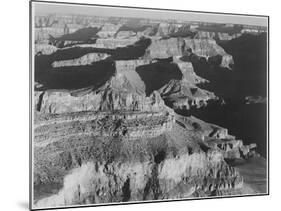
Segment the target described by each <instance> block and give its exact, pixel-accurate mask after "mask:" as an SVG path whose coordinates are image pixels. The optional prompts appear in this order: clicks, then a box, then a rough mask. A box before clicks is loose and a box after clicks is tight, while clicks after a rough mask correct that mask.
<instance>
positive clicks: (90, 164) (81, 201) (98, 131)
mask: <svg viewBox="0 0 281 211" xmlns="http://www.w3.org/2000/svg"><path fill="white" fill-rule="evenodd" d="M30 12H31V13H30V21H31V22H30V24H31V25H30V36H31V40H30V48H31V49H30V51H31V54H30V57H31V58H30V59H31V67H30V69H31V70H30V80H31V81H30V86H31V87H30V91H31V92H30V93H31V96H30V99H31V112H30V115H31V139H30V158H31V159H30V181H31V182H30V186H31V187H30V206H31V207H30V208H31V209H49V208H66V207H77V206H79V207H81V206H97V205H108V204H111V205H116V204H127V203H144V202H159V201H175V200H187V199H188V200H190V199H206V198H221V197H234V196H253V195H267V194H269V192H268V27H269V26H268V19H269V17H268V16H257V15H235V14H223V13H210V12H209V13H208V12H192V11H175V10H168V9H166V10H164V9H151V8H150V9H149V8H133V7H119V6H105V5H86V4H73V3H56V2H40V1H31V2H30Z"/></svg>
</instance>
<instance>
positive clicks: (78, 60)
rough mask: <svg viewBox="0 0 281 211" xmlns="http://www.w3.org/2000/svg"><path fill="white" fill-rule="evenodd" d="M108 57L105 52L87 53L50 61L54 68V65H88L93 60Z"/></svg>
mask: <svg viewBox="0 0 281 211" xmlns="http://www.w3.org/2000/svg"><path fill="white" fill-rule="evenodd" d="M108 57H109V54H106V53H89V54H86V55H84V56H82V57H80V58H76V59H70V60H60V61H54V62H53V63H52V67H54V68H56V67H67V66H81V65H90V64H92V63H93V62H97V61H100V60H104V59H106V58H108Z"/></svg>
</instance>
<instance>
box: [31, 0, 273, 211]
mask: <svg viewBox="0 0 281 211" xmlns="http://www.w3.org/2000/svg"><path fill="white" fill-rule="evenodd" d="M33 2H34V3H36V2H38V3H47V4H66V5H84V6H98V7H111V8H128V9H145V10H158V11H172V12H193V13H201V14H217V15H234V16H248V17H262V18H267V78H266V79H267V193H261V194H245V195H234V196H219V197H202V198H186V199H185V198H183V199H170V200H150V201H140V202H118V203H117V202H115V203H106V204H89V205H74V206H64V207H50V208H32V202H33V199H32V191H33V190H32V174H33V172H32V165H33V164H32V150H33V149H32V132H33V130H32V125H33V124H32V117H33V114H32V112H33V108H32V105H33V103H32V102H33V98H32V97H33V96H32V89H33V88H32V74H33V72H32V53H33V49H32V46H33V43H32V3H33ZM246 25H248V24H246ZM269 28H270V16H269V15H255V14H241V13H224V12H214V11H213V12H208V11H196V10H177V9H162V8H150V7H132V6H123V5H120V6H117V5H104V4H89V3H74V2H57V1H41V0H30V1H29V80H30V81H29V210H54V209H70V208H87V207H104V206H115V205H133V204H150V203H162V202H183V201H195V200H209V199H225V198H240V197H253V196H254V197H255V196H256V197H258V196H269V195H270V185H269V181H270V170H269V163H270V162H269V160H270V154H269V148H270V147H269V142H270V141H269V137H270V136H269V132H270V131H269V124H270V119H269V114H270V113H269V107H270V104H269V102H270V100H269V99H270V92H269V88H270V87H269V78H270V77H269V63H270V62H269V54H270V48H269V46H270V42H269V40H270V34H269V32H270V30H269Z"/></svg>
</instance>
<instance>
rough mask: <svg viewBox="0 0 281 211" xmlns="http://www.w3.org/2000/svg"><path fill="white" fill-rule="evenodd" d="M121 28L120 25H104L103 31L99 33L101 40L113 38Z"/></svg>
mask: <svg viewBox="0 0 281 211" xmlns="http://www.w3.org/2000/svg"><path fill="white" fill-rule="evenodd" d="M120 27H121V25H120V24H116V25H115V24H109V23H108V24H104V25H103V26H102V28H101V30H100V31H99V32H98V33H97V35H98V36H99V37H100V38H109V37H113V36H114V35H115V34H116V33H117V31H118V29H119V28H120Z"/></svg>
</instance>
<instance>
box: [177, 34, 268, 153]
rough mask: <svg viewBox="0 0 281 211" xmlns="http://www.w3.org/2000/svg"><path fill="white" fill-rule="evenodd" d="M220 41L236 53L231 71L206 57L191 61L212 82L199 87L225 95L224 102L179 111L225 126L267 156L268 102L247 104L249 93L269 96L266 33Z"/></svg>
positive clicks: (200, 74)
mask: <svg viewBox="0 0 281 211" xmlns="http://www.w3.org/2000/svg"><path fill="white" fill-rule="evenodd" d="M218 43H219V44H220V45H221V46H222V47H223V48H224V49H225V51H226V52H228V53H229V54H231V55H232V56H233V58H234V63H235V64H234V67H233V69H232V70H229V69H227V68H222V67H220V66H218V65H212V64H210V63H209V62H208V61H206V59H204V58H200V57H198V56H196V55H194V54H192V55H191V56H190V57H189V60H190V61H191V62H192V64H193V67H194V70H195V72H196V74H197V75H199V76H201V77H203V78H206V79H207V80H209V81H210V83H206V84H201V85H199V86H200V87H201V88H204V89H207V90H210V91H212V92H214V93H215V94H216V95H217V96H219V97H221V98H223V99H224V101H225V105H221V104H220V103H210V104H209V105H208V106H207V107H205V108H201V109H191V110H190V111H188V112H187V111H177V112H179V113H181V114H183V115H194V116H196V117H198V118H200V119H202V120H204V121H207V122H210V123H214V124H217V125H219V126H222V127H225V128H227V129H228V130H229V133H230V134H232V135H235V136H236V137H237V138H240V139H242V140H243V141H244V142H245V143H257V145H258V151H259V152H260V153H261V155H262V156H264V157H266V152H267V123H266V121H267V106H266V103H252V104H246V103H245V97H247V96H262V97H263V98H267V91H266V90H267V75H266V74H267V71H266V70H267V62H266V61H267V53H266V49H267V47H266V45H267V37H266V34H261V35H242V36H240V37H239V38H236V39H233V40H230V41H218Z"/></svg>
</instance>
